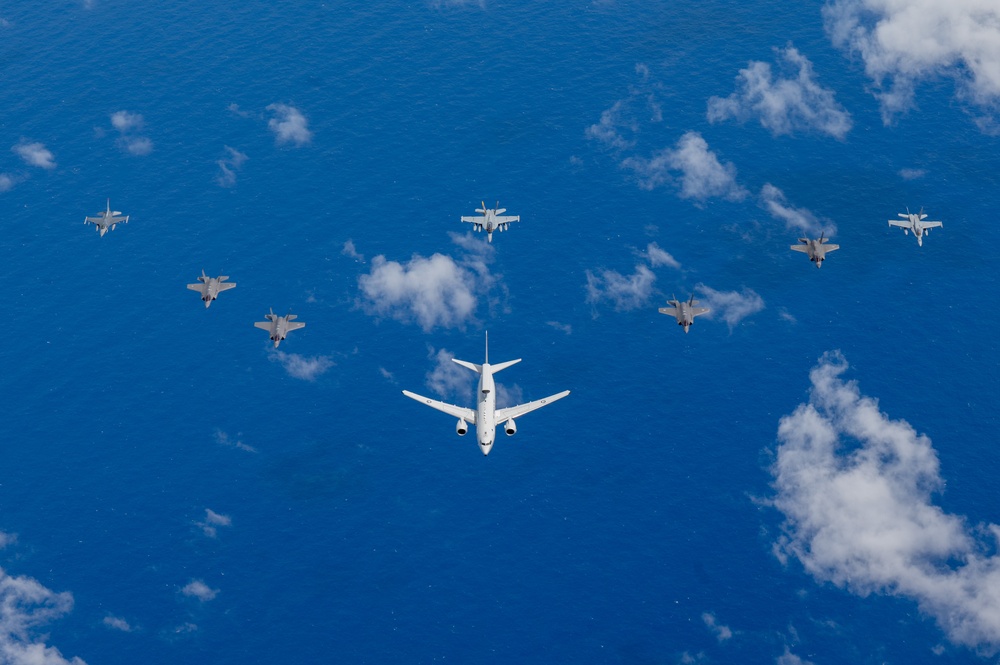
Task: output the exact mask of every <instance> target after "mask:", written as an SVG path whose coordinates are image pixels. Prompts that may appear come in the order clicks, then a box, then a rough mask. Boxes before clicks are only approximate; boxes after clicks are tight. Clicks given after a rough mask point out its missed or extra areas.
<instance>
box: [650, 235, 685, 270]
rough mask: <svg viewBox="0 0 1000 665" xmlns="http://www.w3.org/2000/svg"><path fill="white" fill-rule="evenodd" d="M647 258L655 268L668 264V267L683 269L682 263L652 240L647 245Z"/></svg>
mask: <svg viewBox="0 0 1000 665" xmlns="http://www.w3.org/2000/svg"><path fill="white" fill-rule="evenodd" d="M645 255H646V258H647V259H649V265H650V266H652V267H653V268H659V267H661V266H667V267H668V268H675V269H677V270H680V269H681V263H680V261H678V260H677V259H675V258H674V257H673V256H671V255H670V253H669V252H667V251H666V250H664V249H662V248H661V247H660V246H659V245H657V244H656V243H655V242H651V243H649V244H648V245H647V246H646V254H645Z"/></svg>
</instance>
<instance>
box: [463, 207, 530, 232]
mask: <svg viewBox="0 0 1000 665" xmlns="http://www.w3.org/2000/svg"><path fill="white" fill-rule="evenodd" d="M481 203H482V206H483V207H482V208H476V212H478V213H480V214H481V215H482V217H463V218H462V221H463V222H469V223H470V224H472V228H473V229H475V230H476V231H482V230H485V231H486V240H488V241H489V242H493V232H494V231H506V230H507V229H508V228H510V223H511V222H520V221H521V216H520V215H504V214H503V213H505V212H507V208H501V207H500V202H499V201H497V207H496V208H487V207H486V201H482V202H481Z"/></svg>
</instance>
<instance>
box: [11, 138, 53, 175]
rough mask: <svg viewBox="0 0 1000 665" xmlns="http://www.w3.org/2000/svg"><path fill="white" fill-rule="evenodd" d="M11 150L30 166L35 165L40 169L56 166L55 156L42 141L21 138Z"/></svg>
mask: <svg viewBox="0 0 1000 665" xmlns="http://www.w3.org/2000/svg"><path fill="white" fill-rule="evenodd" d="M11 150H12V151H13V152H14V153H15V154H16V155H17V156H18V157H20V158H21V159H23V160H24V161H25V163H27V164H30V165H31V166H37V167H38V168H40V169H54V168H55V167H56V162H55V156H54V155H53V154H52V151H50V150H49V149H48V148H46V147H45V144H43V143H38V142H34V143H29V142H28V141H26V140H24V139H22V140H21V142H20V143H18V144H17V145H15V146H14V147H12V148H11Z"/></svg>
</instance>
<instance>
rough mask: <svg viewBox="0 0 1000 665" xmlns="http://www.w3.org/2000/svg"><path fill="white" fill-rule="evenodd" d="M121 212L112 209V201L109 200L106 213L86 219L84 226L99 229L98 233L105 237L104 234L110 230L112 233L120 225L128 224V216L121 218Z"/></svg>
mask: <svg viewBox="0 0 1000 665" xmlns="http://www.w3.org/2000/svg"><path fill="white" fill-rule="evenodd" d="M121 214H122V212H121V210H112V209H111V199H108V207H107V210H105V211H104V212H99V213H97V215H98V216H97V217H84V219H83V223H84V224H93V225H95V226H96V227H97V232H98V233H100V234H101V237H102V238H103V237H104V234H105V233H107V232H108V229H111V230H112V231H114V230H115V227H116V226H118V225H119V224H128V215H125V216H124V217H122V216H121Z"/></svg>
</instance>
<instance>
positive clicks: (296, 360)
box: [268, 349, 335, 381]
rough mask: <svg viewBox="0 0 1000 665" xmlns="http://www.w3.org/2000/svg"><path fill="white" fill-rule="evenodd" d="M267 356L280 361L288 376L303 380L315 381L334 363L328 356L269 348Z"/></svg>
mask: <svg viewBox="0 0 1000 665" xmlns="http://www.w3.org/2000/svg"><path fill="white" fill-rule="evenodd" d="M268 357H269V358H270V359H271V361H272V362H279V363H281V366H282V367H284V368H285V371H286V372H288V374H289V375H290V376H293V377H295V378H296V379H302V380H303V381H315V380H316V379H317V378H319V377H320V376H322V375H323V374H325V373H326V371H327V370H328V369H330V368H331V367H333V366H334V364H335V363H334V362H333V361H332V360H331V359H330V357H329V356H302V355H299V354H298V353H285V352H284V351H278V350H276V349H269V350H268Z"/></svg>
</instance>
